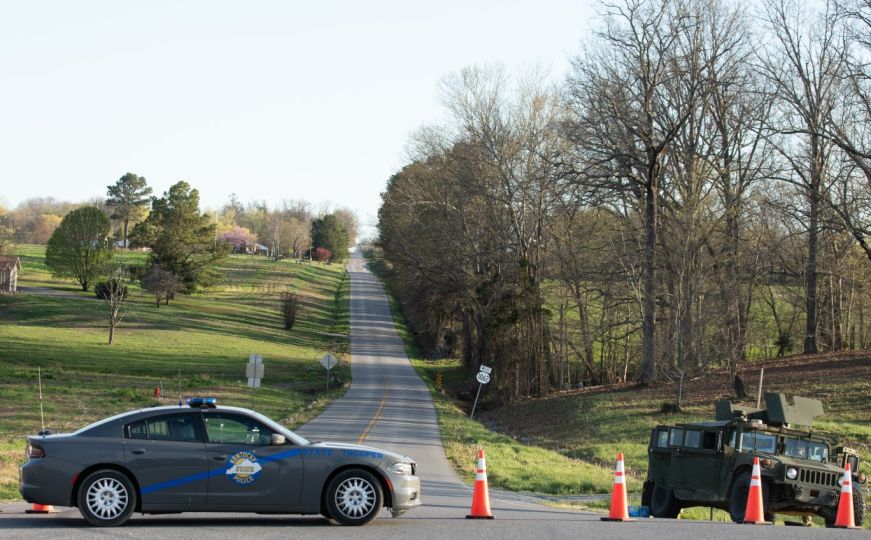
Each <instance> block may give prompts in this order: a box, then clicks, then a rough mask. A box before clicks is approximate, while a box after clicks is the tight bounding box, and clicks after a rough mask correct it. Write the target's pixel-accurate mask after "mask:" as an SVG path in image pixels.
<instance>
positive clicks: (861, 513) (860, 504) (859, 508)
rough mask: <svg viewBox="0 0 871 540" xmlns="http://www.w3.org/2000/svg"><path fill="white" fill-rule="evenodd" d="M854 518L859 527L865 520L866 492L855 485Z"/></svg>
mask: <svg viewBox="0 0 871 540" xmlns="http://www.w3.org/2000/svg"><path fill="white" fill-rule="evenodd" d="M853 519H854V520H855V521H856V526H857V527H861V526H862V523H864V522H865V494H864V493H862V490H861V489H859V487H858V486H855V485H854V486H853Z"/></svg>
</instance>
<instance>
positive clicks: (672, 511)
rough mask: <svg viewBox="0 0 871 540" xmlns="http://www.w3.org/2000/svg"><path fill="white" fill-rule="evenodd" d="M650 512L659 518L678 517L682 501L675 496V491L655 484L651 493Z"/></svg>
mask: <svg viewBox="0 0 871 540" xmlns="http://www.w3.org/2000/svg"><path fill="white" fill-rule="evenodd" d="M650 513H651V514H652V515H653V517H658V518H676V517H677V515H678V514H680V501H679V500H677V497H675V496H674V491H672V490H671V489H669V488H664V487H662V486H659V485H656V484H654V485H653V491H652V492H651V494H650Z"/></svg>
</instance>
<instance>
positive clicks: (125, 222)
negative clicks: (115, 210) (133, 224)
mask: <svg viewBox="0 0 871 540" xmlns="http://www.w3.org/2000/svg"><path fill="white" fill-rule="evenodd" d="M128 225H130V220H129V219H126V218H125V219H124V249H125V250H126V249H127V247H128V246H127V226H128Z"/></svg>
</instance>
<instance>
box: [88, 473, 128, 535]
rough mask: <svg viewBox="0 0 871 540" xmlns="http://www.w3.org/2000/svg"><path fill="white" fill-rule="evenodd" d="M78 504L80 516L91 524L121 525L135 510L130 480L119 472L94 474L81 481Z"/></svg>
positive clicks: (100, 525) (104, 525)
mask: <svg viewBox="0 0 871 540" xmlns="http://www.w3.org/2000/svg"><path fill="white" fill-rule="evenodd" d="M78 504H79V512H81V513H82V517H84V518H85V519H86V520H87V521H88V523H90V524H91V525H96V526H98V527H113V526H117V525H123V524H124V523H125V522H126V521H127V520H128V519H130V515H131V514H132V513H133V510H134V509H135V508H136V490H135V489H134V488H133V483H132V482H130V479H129V478H127V476H125V475H124V474H122V473H120V472H118V471H113V470H110V469H106V470H101V471H96V472H93V473H91V474H89V475H88V477H87V478H85V480H84V482H82V485H81V487H80V488H79V494H78Z"/></svg>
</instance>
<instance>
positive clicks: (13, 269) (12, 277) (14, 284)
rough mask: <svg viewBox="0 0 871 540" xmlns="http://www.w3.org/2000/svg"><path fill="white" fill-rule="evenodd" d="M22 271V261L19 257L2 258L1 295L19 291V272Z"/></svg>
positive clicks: (0, 262)
mask: <svg viewBox="0 0 871 540" xmlns="http://www.w3.org/2000/svg"><path fill="white" fill-rule="evenodd" d="M20 270H21V259H19V258H18V257H11V256H7V257H0V293H14V292H17V291H18V272H19V271H20Z"/></svg>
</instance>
